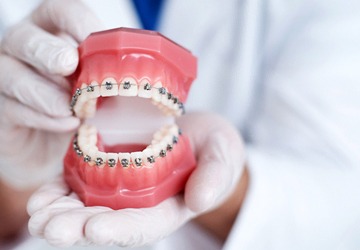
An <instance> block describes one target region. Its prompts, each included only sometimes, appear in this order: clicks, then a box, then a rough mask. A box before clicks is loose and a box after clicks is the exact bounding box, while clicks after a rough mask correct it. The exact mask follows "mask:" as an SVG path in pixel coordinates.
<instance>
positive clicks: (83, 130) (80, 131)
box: [78, 124, 88, 136]
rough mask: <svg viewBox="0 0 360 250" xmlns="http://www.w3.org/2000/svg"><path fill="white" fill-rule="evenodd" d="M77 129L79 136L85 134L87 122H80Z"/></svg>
mask: <svg viewBox="0 0 360 250" xmlns="http://www.w3.org/2000/svg"><path fill="white" fill-rule="evenodd" d="M78 131H79V136H86V135H87V131H88V125H87V124H82V125H81V126H80V128H79V130H78Z"/></svg>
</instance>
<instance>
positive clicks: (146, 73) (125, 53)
mask: <svg viewBox="0 0 360 250" xmlns="http://www.w3.org/2000/svg"><path fill="white" fill-rule="evenodd" d="M195 77H196V58H195V57H194V56H193V55H192V54H191V53H190V52H189V51H188V50H186V49H185V48H183V47H181V46H179V45H178V44H176V43H174V42H173V41H171V40H169V39H167V38H165V37H164V36H162V35H161V34H159V33H157V32H152V31H145V30H138V29H127V28H119V29H114V30H108V31H102V32H96V33H93V34H91V35H90V36H89V37H88V38H87V39H85V41H84V42H82V43H81V44H80V46H79V65H78V68H77V70H76V72H75V73H74V74H73V75H72V76H70V77H69V79H70V81H71V82H72V84H73V94H72V98H71V102H70V109H71V110H72V112H73V114H74V116H76V117H78V118H80V119H81V121H82V125H81V126H80V128H79V129H78V131H77V133H76V134H75V135H74V138H73V140H72V142H71V143H70V145H69V148H68V151H67V153H66V155H65V158H64V178H65V181H66V182H67V184H68V185H69V187H70V188H71V189H72V190H73V191H74V192H75V193H77V194H78V196H79V198H80V199H81V200H82V201H83V202H84V204H85V205H86V206H108V207H110V208H113V209H121V208H140V207H150V206H155V205H156V204H158V203H160V202H161V201H163V200H164V199H166V198H168V197H170V196H173V195H175V194H177V193H179V192H181V191H182V190H183V189H184V186H185V184H186V181H187V179H188V177H189V176H190V174H191V172H192V171H193V170H194V168H195V166H196V160H195V157H194V155H193V152H192V149H191V145H190V140H189V138H188V137H187V136H186V134H183V133H182V132H181V129H180V128H179V127H178V126H177V125H176V124H175V119H174V118H173V117H178V116H181V115H183V114H184V113H185V109H184V103H185V101H186V98H187V96H188V92H189V90H190V86H191V84H192V81H193V80H194V79H195ZM114 98H119V99H114ZM145 99H148V100H149V102H148V101H147V100H145ZM148 103H149V104H148ZM151 103H152V104H153V105H155V106H156V107H157V108H158V109H159V110H160V111H162V112H158V110H157V108H154V107H152V106H151ZM143 114H146V116H144V115H143ZM136 115H138V116H136ZM164 115H165V116H170V117H165V116H164ZM112 117H115V118H116V119H115V121H114V120H111V119H110V118H112ZM139 117H142V118H141V119H140V118H139ZM144 117H145V118H144ZM108 118H109V120H107V119H108ZM104 119H106V120H104ZM90 124H96V126H97V127H95V126H94V125H90ZM158 126H160V130H157V128H158ZM98 129H99V131H100V132H101V133H99V132H98ZM154 131H157V132H155V133H154ZM152 134H153V135H152ZM151 135H152V139H151ZM109 137H111V138H110V140H109Z"/></svg>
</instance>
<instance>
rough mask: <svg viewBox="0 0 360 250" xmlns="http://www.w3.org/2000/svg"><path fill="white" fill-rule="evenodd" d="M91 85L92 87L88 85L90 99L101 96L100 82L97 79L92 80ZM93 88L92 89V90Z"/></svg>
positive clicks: (87, 90)
mask: <svg viewBox="0 0 360 250" xmlns="http://www.w3.org/2000/svg"><path fill="white" fill-rule="evenodd" d="M90 86H91V87H92V88H91V87H89V86H88V87H87V89H86V90H84V91H86V92H87V95H88V96H89V98H90V99H95V98H98V97H99V96H100V87H99V83H98V82H96V81H92V82H91V83H90ZM91 90H92V91H91Z"/></svg>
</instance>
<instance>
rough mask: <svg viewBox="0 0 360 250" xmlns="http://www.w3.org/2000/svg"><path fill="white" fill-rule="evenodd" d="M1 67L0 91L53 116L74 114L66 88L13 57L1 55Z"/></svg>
mask: <svg viewBox="0 0 360 250" xmlns="http://www.w3.org/2000/svg"><path fill="white" fill-rule="evenodd" d="M0 68H1V71H0V93H4V94H5V95H6V96H8V97H11V98H13V99H16V100H18V101H19V102H21V103H23V104H24V105H26V106H28V107H31V108H32V109H34V110H36V111H37V112H39V113H44V114H46V115H49V116H52V117H66V116H70V115H72V113H71V111H70V108H69V103H70V95H69V93H68V92H66V91H65V90H63V89H61V88H59V87H57V86H55V84H54V83H52V82H49V81H48V80H47V79H45V78H43V77H42V76H40V75H39V74H37V73H35V72H34V71H33V70H32V69H30V68H29V67H27V66H26V65H24V64H22V63H21V62H19V61H17V60H16V59H14V58H12V57H9V56H6V55H2V56H0ZM9 72H11V73H10V74H9Z"/></svg>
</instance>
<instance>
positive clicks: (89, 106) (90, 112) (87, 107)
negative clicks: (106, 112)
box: [82, 99, 97, 118]
mask: <svg viewBox="0 0 360 250" xmlns="http://www.w3.org/2000/svg"><path fill="white" fill-rule="evenodd" d="M96 103H97V99H90V100H88V101H87V102H86V103H85V104H84V107H83V110H82V112H84V117H85V118H90V117H94V116H95V113H96Z"/></svg>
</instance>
